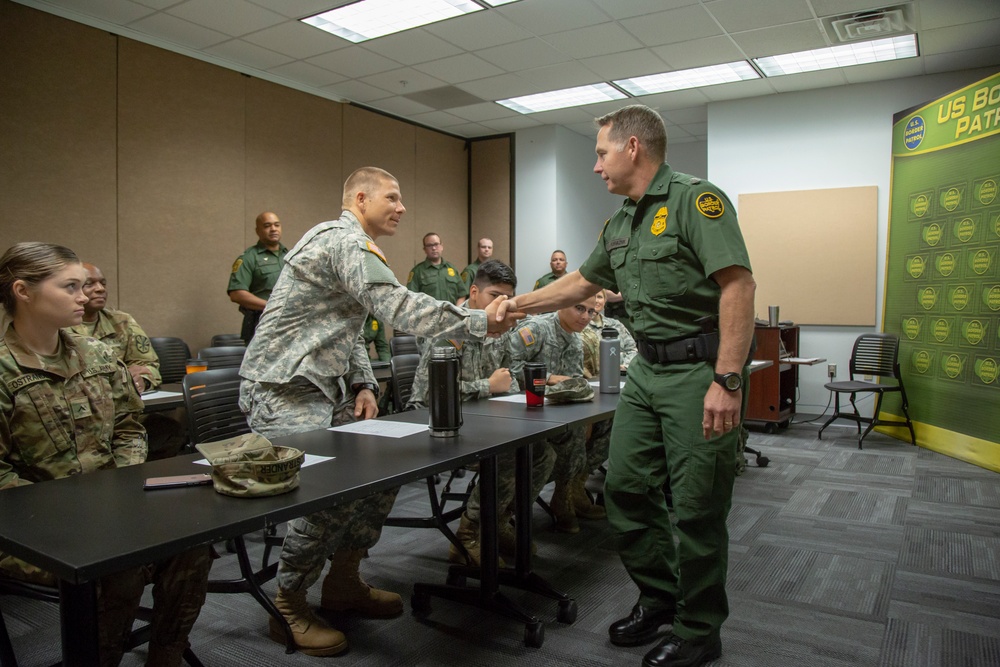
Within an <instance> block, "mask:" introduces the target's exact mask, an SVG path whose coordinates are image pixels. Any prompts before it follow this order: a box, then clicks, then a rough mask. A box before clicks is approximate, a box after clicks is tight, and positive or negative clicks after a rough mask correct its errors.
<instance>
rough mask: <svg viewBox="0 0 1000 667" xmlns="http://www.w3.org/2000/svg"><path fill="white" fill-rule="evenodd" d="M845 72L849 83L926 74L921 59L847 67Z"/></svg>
mask: <svg viewBox="0 0 1000 667" xmlns="http://www.w3.org/2000/svg"><path fill="white" fill-rule="evenodd" d="M843 72H844V77H845V78H846V79H847V82H848V83H869V82H871V81H884V80H886V79H905V78H907V77H910V76H920V75H921V74H923V73H924V63H923V62H922V61H921V59H920V58H907V59H906V60H893V61H890V62H886V63H870V64H867V65H855V66H854V67H845V68H844V69H843Z"/></svg>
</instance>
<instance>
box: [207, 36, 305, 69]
mask: <svg viewBox="0 0 1000 667" xmlns="http://www.w3.org/2000/svg"><path fill="white" fill-rule="evenodd" d="M205 52H206V53H211V54H212V55H215V56H219V57H220V58H224V59H226V60H229V61H232V62H234V63H237V64H243V65H249V66H250V67H253V68H256V69H260V70H266V69H271V68H272V67H277V66H278V65H284V64H285V63H287V62H289V61H290V60H291V58H289V57H288V56H285V55H282V54H280V53H275V52H274V51H270V50H268V49H262V48H261V47H259V46H257V45H255V44H250V43H248V42H244V41H241V40H239V39H231V40H229V41H228V42H223V43H222V44H216V45H215V46H210V47H208V48H207V49H205Z"/></svg>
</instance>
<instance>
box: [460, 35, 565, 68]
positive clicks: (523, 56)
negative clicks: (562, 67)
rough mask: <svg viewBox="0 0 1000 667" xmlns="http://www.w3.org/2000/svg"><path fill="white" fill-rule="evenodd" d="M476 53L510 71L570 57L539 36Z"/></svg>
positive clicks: (557, 61)
mask: <svg viewBox="0 0 1000 667" xmlns="http://www.w3.org/2000/svg"><path fill="white" fill-rule="evenodd" d="M476 55H478V56H479V57H480V58H482V59H483V60H485V61H486V62H489V63H493V64H494V65H496V66H497V67H499V68H501V69H503V70H506V71H508V72H514V71H517V70H522V69H525V68H528V67H540V66H542V65H553V64H555V63H561V62H566V61H567V60H569V59H570V58H569V56H567V55H565V54H563V53H559V52H558V51H556V50H555V49H553V48H552V47H551V46H549V45H548V44H546V43H545V42H543V41H542V40H541V39H539V38H537V37H533V38H531V39H526V40H524V41H523V42H515V43H513V44H504V45H503V46H494V47H491V48H488V49H483V50H481V51H477V52H476Z"/></svg>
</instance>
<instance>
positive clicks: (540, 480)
mask: <svg viewBox="0 0 1000 667" xmlns="http://www.w3.org/2000/svg"><path fill="white" fill-rule="evenodd" d="M515 456H516V455H515V453H514V452H510V453H507V454H501V455H500V456H498V457H497V514H498V515H503V513H504V512H506V511H508V510H510V509H511V507H512V505H513V504H514V492H515V481H516V477H515V474H516V471H515V467H514V463H515V460H516V459H515ZM555 462H556V453H555V451H554V450H553V449H552V447H551V446H550V445H549V443H548V441H545V440H540V441H538V442H535V443H532V445H531V497H532V498H537V497H538V494H539V493H540V492H541V490H542V487H543V486H545V484H546V483H548V481H549V475H550V474H552V466H553V465H555ZM481 486H482V485H481V484H477V485H476V488H474V489H473V490H472V493H471V494H470V495H469V502H468V503H467V504H466V506H465V515H466V516H467V517H469V519H470V520H471V521H474V522H476V523H479V488H480V487H481Z"/></svg>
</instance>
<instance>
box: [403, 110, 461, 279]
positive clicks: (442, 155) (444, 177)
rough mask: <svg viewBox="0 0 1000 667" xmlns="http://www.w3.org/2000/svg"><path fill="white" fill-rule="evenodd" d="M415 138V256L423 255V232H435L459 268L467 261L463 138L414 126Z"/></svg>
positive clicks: (421, 258) (446, 252)
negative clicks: (417, 219) (417, 214)
mask: <svg viewBox="0 0 1000 667" xmlns="http://www.w3.org/2000/svg"><path fill="white" fill-rule="evenodd" d="M416 141H417V164H418V165H420V168H419V169H417V174H416V176H417V192H419V193H420V197H419V199H420V214H421V217H420V224H419V225H418V226H417V230H416V232H417V238H416V242H417V245H418V251H419V253H420V254H419V255H418V259H419V260H420V261H422V260H423V258H424V254H423V249H422V240H423V236H424V234H426V233H427V232H437V233H438V234H439V235H440V236H441V242H442V243H443V244H444V258H445V259H446V260H448V261H449V262H451V263H452V264H453V265H454V266H455V268H456V270H458V271H461V270H462V269H464V268H465V265H466V264H468V263H469V257H468V250H467V248H468V247H469V203H468V202H469V168H468V158H467V153H466V148H465V140H464V139H457V138H455V137H449V136H448V135H446V134H441V133H440V132H434V131H432V130H427V129H424V128H417V136H416Z"/></svg>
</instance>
